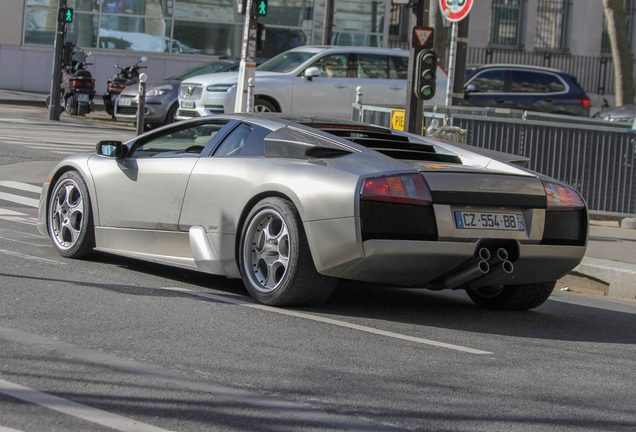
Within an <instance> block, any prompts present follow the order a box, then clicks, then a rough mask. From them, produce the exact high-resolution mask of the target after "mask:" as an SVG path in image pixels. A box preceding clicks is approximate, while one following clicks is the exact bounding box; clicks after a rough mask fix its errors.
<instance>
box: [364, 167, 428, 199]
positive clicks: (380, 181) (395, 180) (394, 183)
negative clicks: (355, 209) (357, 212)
mask: <svg viewBox="0 0 636 432" xmlns="http://www.w3.org/2000/svg"><path fill="white" fill-rule="evenodd" d="M360 197H361V198H362V199H365V200H373V201H390V202H396V203H403V204H417V205H431V203H432V202H433V198H432V196H431V190H430V189H429V187H428V185H427V184H426V181H424V178H423V177H422V175H421V174H419V173H418V174H402V175H395V176H387V177H376V178H371V179H366V180H365V181H364V185H363V186H362V192H361V194H360Z"/></svg>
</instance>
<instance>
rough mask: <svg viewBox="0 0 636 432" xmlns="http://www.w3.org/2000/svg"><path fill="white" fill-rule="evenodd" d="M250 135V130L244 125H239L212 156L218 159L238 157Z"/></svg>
mask: <svg viewBox="0 0 636 432" xmlns="http://www.w3.org/2000/svg"><path fill="white" fill-rule="evenodd" d="M251 133H252V128H251V127H250V126H248V125H246V124H245V123H243V124H240V125H239V126H238V127H237V128H236V129H234V130H233V131H232V132H230V134H229V135H228V136H227V137H226V138H225V139H224V140H223V142H222V143H221V146H220V147H219V148H218V149H217V151H216V152H215V153H214V156H219V157H228V156H229V157H234V156H239V155H240V154H241V151H242V150H243V148H244V147H245V143H246V142H247V138H248V137H249V136H250V134H251Z"/></svg>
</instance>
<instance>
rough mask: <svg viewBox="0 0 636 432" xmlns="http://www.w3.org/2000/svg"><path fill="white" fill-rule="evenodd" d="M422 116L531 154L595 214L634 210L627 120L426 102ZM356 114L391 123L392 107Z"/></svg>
mask: <svg viewBox="0 0 636 432" xmlns="http://www.w3.org/2000/svg"><path fill="white" fill-rule="evenodd" d="M424 116H425V125H426V127H427V128H430V126H431V121H433V120H435V121H438V122H440V124H442V125H447V126H455V127H459V128H461V129H465V130H466V131H467V132H466V134H465V142H466V144H469V145H474V146H477V147H482V148H487V149H491V150H497V151H502V152H506V153H512V154H516V155H520V156H524V157H527V158H529V159H530V162H529V164H528V168H529V169H531V170H533V171H537V172H539V173H541V174H545V175H547V176H550V177H553V178H555V179H557V180H560V181H562V182H564V183H567V184H569V185H571V186H572V187H574V188H575V189H577V190H578V191H579V192H580V193H581V195H582V196H583V197H584V198H585V200H586V201H587V204H588V206H589V208H590V210H591V211H593V212H595V213H597V214H608V215H616V216H626V215H633V214H636V173H635V171H634V165H635V164H636V134H635V133H634V131H633V130H632V129H629V128H628V125H626V124H624V123H622V124H621V123H611V122H605V121H602V120H594V119H585V118H576V117H569V116H556V115H549V120H548V116H546V115H545V114H540V113H530V112H524V111H513V110H510V112H509V113H508V114H505V113H502V112H498V113H497V112H495V111H493V110H489V109H479V108H463V107H426V108H425V112H424ZM352 118H353V119H355V120H359V121H362V122H364V123H369V124H375V125H379V126H385V127H391V108H389V107H376V106H366V105H360V104H354V105H353V111H352ZM429 130H430V129H429Z"/></svg>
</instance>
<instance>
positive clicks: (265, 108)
mask: <svg viewBox="0 0 636 432" xmlns="http://www.w3.org/2000/svg"><path fill="white" fill-rule="evenodd" d="M254 112H260V113H267V112H279V111H278V110H277V109H276V107H275V106H274V104H272V103H271V102H269V101H266V100H265V99H261V98H256V99H255V100H254Z"/></svg>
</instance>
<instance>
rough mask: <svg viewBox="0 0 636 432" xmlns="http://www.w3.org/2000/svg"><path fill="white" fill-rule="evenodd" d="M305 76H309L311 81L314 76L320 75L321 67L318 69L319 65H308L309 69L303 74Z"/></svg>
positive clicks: (308, 78)
mask: <svg viewBox="0 0 636 432" xmlns="http://www.w3.org/2000/svg"><path fill="white" fill-rule="evenodd" d="M303 76H304V77H305V78H307V80H308V81H311V80H313V79H314V77H319V76H320V69H318V68H317V67H308V68H307V69H305V73H304V74H303Z"/></svg>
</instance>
